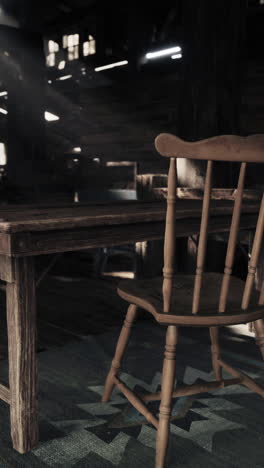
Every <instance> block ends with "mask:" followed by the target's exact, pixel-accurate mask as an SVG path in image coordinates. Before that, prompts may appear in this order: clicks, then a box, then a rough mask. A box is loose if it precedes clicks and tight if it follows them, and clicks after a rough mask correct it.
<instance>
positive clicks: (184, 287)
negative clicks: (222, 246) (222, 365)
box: [118, 273, 263, 327]
mask: <svg viewBox="0 0 264 468" xmlns="http://www.w3.org/2000/svg"><path fill="white" fill-rule="evenodd" d="M222 278H223V275H222V274H221V273H204V280H203V286H202V289H201V297H200V308H199V313H197V314H193V313H192V292H193V285H194V279H195V276H194V275H189V274H182V275H181V274H176V275H174V281H173V292H172V302H171V309H170V313H169V314H164V312H163V295H162V277H160V278H150V279H144V280H133V281H128V280H124V281H121V282H120V284H119V287H118V293H119V295H120V296H121V297H122V298H123V299H124V300H125V301H127V302H129V303H132V304H136V305H138V306H139V307H142V308H143V309H145V310H147V311H148V312H150V313H151V314H152V315H153V316H154V317H155V319H156V320H157V321H158V322H159V323H161V324H175V325H179V326H208V327H210V326H220V325H231V324H238V323H246V322H250V321H254V320H257V319H259V318H261V317H263V306H259V305H257V302H258V295H257V294H256V293H255V294H252V297H251V300H252V302H251V304H250V307H249V308H248V309H247V310H246V311H244V310H242V309H241V300H242V296H243V291H244V287H245V283H244V281H242V280H240V279H238V278H235V277H234V276H232V277H231V279H230V289H229V294H228V308H227V311H226V312H225V313H223V314H219V313H218V300H219V294H220V290H221V284H222Z"/></svg>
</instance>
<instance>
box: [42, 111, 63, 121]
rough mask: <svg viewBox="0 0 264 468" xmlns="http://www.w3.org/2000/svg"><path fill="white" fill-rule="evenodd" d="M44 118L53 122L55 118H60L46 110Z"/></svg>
mask: <svg viewBox="0 0 264 468" xmlns="http://www.w3.org/2000/svg"><path fill="white" fill-rule="evenodd" d="M45 119H46V120H47V122H55V120H60V118H59V117H58V116H57V115H55V114H52V113H51V112H48V111H46V112H45Z"/></svg>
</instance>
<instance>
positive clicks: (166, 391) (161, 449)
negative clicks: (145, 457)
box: [155, 325, 178, 468]
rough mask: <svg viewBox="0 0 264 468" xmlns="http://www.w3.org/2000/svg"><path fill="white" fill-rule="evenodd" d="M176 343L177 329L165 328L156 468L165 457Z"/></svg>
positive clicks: (161, 465)
mask: <svg viewBox="0 0 264 468" xmlns="http://www.w3.org/2000/svg"><path fill="white" fill-rule="evenodd" d="M177 342H178V329H177V327H175V326H173V325H170V326H169V327H168V328H167V333H166V344H165V352H164V361H163V370H162V380H161V400H160V407H159V425H158V431H157V441H156V465H155V466H156V468H163V467H164V466H165V457H166V452H167V447H168V442H169V430H170V417H171V403H172V394H173V390H174V385H175V358H176V356H175V355H176V345H177Z"/></svg>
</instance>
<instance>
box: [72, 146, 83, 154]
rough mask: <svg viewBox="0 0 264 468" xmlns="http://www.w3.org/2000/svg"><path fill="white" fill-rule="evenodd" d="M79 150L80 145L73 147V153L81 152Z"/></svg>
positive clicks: (80, 149)
mask: <svg viewBox="0 0 264 468" xmlns="http://www.w3.org/2000/svg"><path fill="white" fill-rule="evenodd" d="M81 151H82V148H81V147H80V146H75V148H73V152H74V153H81Z"/></svg>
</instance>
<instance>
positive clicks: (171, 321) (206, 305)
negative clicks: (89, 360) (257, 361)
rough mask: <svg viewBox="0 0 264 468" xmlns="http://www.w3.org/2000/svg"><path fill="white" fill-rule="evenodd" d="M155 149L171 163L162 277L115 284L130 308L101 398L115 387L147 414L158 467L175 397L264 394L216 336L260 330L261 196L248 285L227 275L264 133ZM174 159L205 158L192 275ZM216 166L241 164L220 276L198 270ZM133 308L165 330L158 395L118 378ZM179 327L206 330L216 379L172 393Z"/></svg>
mask: <svg viewBox="0 0 264 468" xmlns="http://www.w3.org/2000/svg"><path fill="white" fill-rule="evenodd" d="M156 149H157V151H158V152H159V153H160V154H161V155H162V156H165V157H169V158H170V169H169V176H168V196H167V217H166V229H165V244H164V269H163V277H158V278H154V279H145V280H130V281H129V280H127V281H123V282H121V283H120V286H119V288H118V294H119V295H120V296H121V297H122V298H123V299H124V300H125V301H127V302H128V303H129V304H130V305H129V307H128V312H127V316H126V319H125V322H124V326H123V328H122V331H121V334H120V337H119V340H118V343H117V347H116V352H115V356H114V359H113V361H112V366H111V369H110V371H109V373H108V376H107V379H106V383H105V390H104V394H103V398H102V401H103V402H107V401H108V400H109V399H110V396H111V393H112V390H113V388H114V386H117V387H118V389H119V390H120V391H121V392H122V393H123V394H124V395H125V396H126V397H127V399H128V400H129V401H130V403H131V404H132V405H133V406H134V407H135V408H136V409H137V410H138V411H139V412H140V413H142V414H143V415H144V416H145V417H146V419H147V421H148V422H149V423H151V424H153V426H154V427H156V428H157V442H156V468H163V467H164V466H165V457H166V451H167V446H168V440H169V427H170V417H171V404H172V398H174V397H179V396H183V395H192V394H196V393H201V392H207V391H212V390H214V389H219V388H223V387H225V386H227V385H234V384H242V385H245V386H246V387H248V388H249V389H250V390H253V391H254V392H256V393H258V394H259V395H261V396H262V397H264V389H263V388H262V387H261V386H260V385H258V384H257V383H256V382H255V381H254V380H253V379H251V378H250V377H248V376H247V375H245V374H242V372H240V371H239V370H237V369H234V368H233V367H231V366H230V365H229V364H227V363H226V362H225V361H224V359H223V358H222V357H221V353H220V348H219V336H218V335H219V334H218V331H219V327H220V326H223V325H234V324H241V323H248V322H255V325H256V327H258V326H260V327H262V330H263V320H264V285H263V286H262V289H261V293H260V297H259V298H258V297H257V292H256V291H255V290H253V288H254V276H255V271H256V267H257V264H258V258H259V252H260V246H261V242H262V238H263V230H264V196H263V198H262V202H261V205H260V211H259V216H258V221H257V227H256V233H255V238H254V243H253V248H252V254H251V259H250V263H249V267H248V275H247V279H246V282H243V281H242V280H240V279H238V278H236V277H234V276H232V267H233V261H234V254H235V245H236V238H237V234H238V230H239V220H240V212H241V203H242V197H243V190H244V180H245V173H246V166H247V163H251V162H252V163H264V135H253V136H249V137H239V136H231V135H228V136H217V137H214V138H209V139H207V140H202V141H199V142H192V143H189V142H186V141H183V140H181V139H179V138H177V137H176V136H173V135H169V134H161V135H159V136H158V137H157V138H156ZM177 158H187V159H200V160H207V172H206V179H205V189H204V197H203V207H202V216H201V228H200V236H199V243H198V254H197V268H196V274H195V275H188V274H186V275H184V274H179V275H178V274H177V275H174V253H175V238H176V230H177V224H175V204H176V206H177V201H176V187H177V175H176V170H177V169H176V168H177V166H176V163H177ZM214 161H229V162H241V166H240V173H239V180H238V187H237V192H236V197H235V201H234V209H233V215H232V222H231V228H230V235H229V240H228V246H227V254H226V261H225V269H224V273H223V274H220V273H204V272H203V269H204V262H205V255H206V244H207V232H208V220H209V215H210V198H211V187H212V173H213V165H214ZM138 307H140V308H143V309H145V310H146V311H148V312H150V314H152V315H153V317H154V318H155V319H156V321H157V322H158V323H159V324H161V325H163V326H165V327H166V328H167V334H166V346H165V358H164V364H163V372H162V387H161V392H158V393H156V394H150V395H146V394H141V395H136V394H135V393H133V392H132V391H131V390H130V389H129V388H128V387H127V386H126V385H125V384H124V383H123V382H122V380H121V379H120V378H119V376H118V373H119V371H120V368H121V367H120V366H121V359H122V356H123V354H124V351H125V349H126V346H127V343H128V340H129V336H130V332H131V326H132V324H133V323H134V321H135V318H136V315H137V310H138ZM181 326H191V327H197V326H198V327H201V326H202V327H204V326H206V327H208V328H209V330H210V337H211V352H212V367H213V371H214V375H215V380H214V381H212V382H210V383H208V382H206V383H195V384H193V385H190V386H189V385H183V386H180V387H178V388H177V387H176V389H175V388H174V381H175V351H176V345H177V341H178V334H179V327H181ZM262 350H263V351H264V340H263V341H262ZM263 357H264V355H263ZM223 369H224V370H225V371H227V372H228V373H229V374H231V376H232V378H230V379H226V378H223V375H222V370H223ZM153 400H160V401H161V403H160V410H159V419H157V418H156V416H154V415H153V414H152V413H151V412H150V411H149V410H148V408H147V407H146V406H145V404H144V402H147V401H153ZM175 456H177V455H175ZM190 457H191V454H190Z"/></svg>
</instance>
